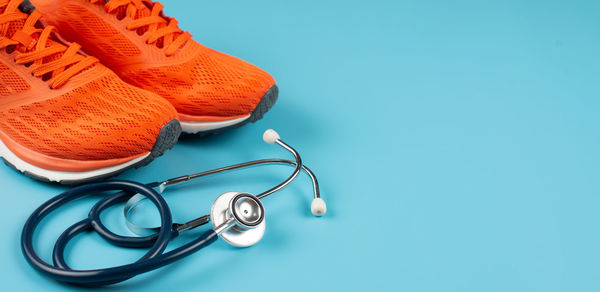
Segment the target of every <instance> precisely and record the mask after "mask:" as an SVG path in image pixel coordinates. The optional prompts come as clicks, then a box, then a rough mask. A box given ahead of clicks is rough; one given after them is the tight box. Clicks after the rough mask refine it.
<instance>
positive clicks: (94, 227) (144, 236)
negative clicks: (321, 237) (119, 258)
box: [21, 130, 327, 287]
mask: <svg viewBox="0 0 600 292" xmlns="http://www.w3.org/2000/svg"><path fill="white" fill-rule="evenodd" d="M263 139H264V141H265V142H267V143H269V144H277V145H279V146H281V147H283V148H284V149H286V150H288V151H289V152H290V153H292V155H293V156H294V158H295V161H291V160H286V159H263V160H255V161H249V162H246V163H241V164H236V165H231V166H226V167H222V168H218V169H214V170H209V171H205V172H201V173H197V174H192V175H186V176H181V177H177V178H173V179H169V180H166V181H163V182H155V183H150V184H141V183H138V182H133V181H106V182H99V183H92V184H88V185H83V186H79V187H76V188H73V189H71V190H69V191H67V192H65V193H62V194H60V195H58V196H56V197H54V198H52V199H50V200H49V201H48V202H46V203H44V204H43V205H42V206H40V207H39V208H38V209H37V210H35V211H34V212H33V214H32V215H31V216H30V218H29V219H28V220H27V223H26V224H25V227H24V228H23V234H22V237H21V246H22V250H23V254H24V255H25V258H26V259H27V261H28V262H29V264H30V265H31V266H32V267H34V268H35V269H36V270H37V271H38V272H40V273H42V274H43V275H45V276H46V277H48V278H51V279H54V280H57V281H60V282H65V283H70V284H79V285H85V286H91V287H94V286H106V285H111V284H116V283H119V282H123V281H126V280H128V279H131V278H133V277H135V276H137V275H140V274H143V273H146V272H149V271H152V270H155V269H158V268H161V267H163V266H166V265H168V264H171V263H173V262H175V261H177V260H180V259H182V258H184V257H186V256H189V255H191V254H193V253H195V252H197V251H199V250H200V249H202V248H204V247H206V246H208V245H210V244H211V243H213V242H215V241H216V240H217V238H218V237H221V238H223V239H224V240H225V241H226V242H228V243H230V244H232V245H234V246H238V247H247V246H252V245H254V244H256V243H257V242H259V241H260V239H261V238H262V237H263V235H264V232H265V226H266V224H265V208H264V206H263V204H262V202H261V199H264V198H266V197H268V196H270V195H272V194H273V193H275V192H277V191H280V190H281V189H283V188H285V187H286V186H287V185H289V184H290V183H291V182H292V181H293V180H294V179H296V177H297V176H298V175H299V174H300V172H301V171H302V170H304V171H305V172H306V173H307V174H308V175H309V176H310V178H311V180H312V183H313V190H314V200H313V202H312V205H311V211H312V213H313V214H314V215H315V216H322V215H324V214H325V212H327V207H326V205H325V202H324V201H323V200H322V199H321V196H320V192H319V183H318V181H317V178H316V176H315V175H314V173H313V172H312V171H311V170H310V169H309V168H308V167H307V166H305V165H303V164H302V159H301V158H300V155H299V154H298V152H297V151H296V150H295V149H294V148H292V147H291V146H289V145H288V144H286V143H284V142H283V141H282V140H281V139H280V137H279V135H278V134H277V133H276V132H275V131H273V130H268V131H266V132H265V133H264V135H263ZM266 164H285V165H291V166H294V167H295V169H294V172H293V173H292V175H291V176H290V177H289V178H288V179H286V180H285V181H284V182H282V183H280V184H279V185H277V186H275V187H273V188H271V189H269V190H267V191H265V192H263V193H261V194H259V195H257V196H254V195H251V194H248V193H240V192H228V193H224V194H222V195H221V196H219V197H218V198H217V199H216V200H215V202H214V203H213V205H212V208H211V212H210V214H209V215H205V216H202V217H199V218H197V219H194V220H192V221H190V222H187V223H181V224H180V223H173V217H172V215H171V210H170V208H169V205H168V204H167V202H166V201H165V199H164V198H163V197H162V195H161V194H162V193H163V191H164V190H165V188H166V187H169V186H172V185H176V184H180V183H184V182H188V181H190V180H193V179H197V178H201V177H205V176H208V175H213V174H217V173H223V172H226V171H231V170H235V169H241V168H246V167H251V166H257V165H266ZM110 191H118V193H116V194H113V195H108V196H106V197H105V198H103V199H102V200H100V201H99V202H98V203H96V204H95V205H94V206H93V207H92V209H91V211H90V213H89V215H88V218H86V219H84V220H81V221H79V222H77V223H75V224H74V225H72V226H71V227H69V228H68V229H67V230H65V231H64V232H63V233H62V235H61V236H60V237H59V238H58V240H57V241H56V244H55V246H54V250H53V256H52V260H53V263H52V264H49V263H47V262H45V261H44V260H42V259H41V258H40V257H39V256H38V255H37V254H36V252H35V250H34V248H33V235H34V233H35V230H36V228H37V227H38V225H39V223H40V222H41V221H42V219H44V218H45V217H46V216H48V215H49V214H50V213H52V212H54V211H56V210H57V209H58V208H59V207H61V206H63V205H65V204H67V203H69V202H71V201H73V200H76V199H79V198H82V197H85V196H88V195H91V194H98V193H99V192H110ZM146 199H147V200H149V201H150V202H152V203H153V204H154V206H155V207H156V208H157V209H158V211H159V213H160V221H161V225H160V226H159V227H142V226H138V225H136V224H134V223H133V222H132V220H130V219H131V216H132V214H133V213H134V212H135V210H136V208H137V207H138V206H139V204H140V202H141V201H142V200H146ZM119 203H126V204H125V208H124V215H125V219H126V220H127V224H128V226H129V228H130V229H131V230H132V231H133V232H135V233H136V234H138V235H141V236H140V237H129V236H122V235H118V234H115V233H113V232H112V231H110V230H109V229H108V228H107V227H106V226H105V225H104V224H103V223H102V221H101V220H100V214H101V213H102V212H103V211H105V210H106V209H108V208H109V207H111V206H114V205H116V204H119ZM209 222H210V223H212V226H213V228H212V229H210V230H208V231H206V232H204V233H202V234H201V235H200V236H199V237H198V238H197V239H195V240H192V241H190V242H189V243H187V244H185V245H183V246H181V247H179V248H177V249H174V250H172V251H169V252H165V249H166V248H167V245H168V244H169V241H170V240H171V239H173V238H175V237H177V236H179V235H180V234H181V233H182V232H185V231H187V230H191V229H194V228H197V227H199V226H202V225H205V224H208V223H209ZM90 231H95V232H96V233H98V234H99V235H100V236H101V237H102V238H103V239H104V240H106V241H107V242H109V243H110V244H113V245H116V246H119V247H125V248H149V250H148V252H147V253H146V254H145V255H144V256H142V257H141V258H140V259H139V260H138V261H136V262H135V263H132V264H128V265H123V266H118V267H113V268H107V269H97V270H74V269H71V268H70V267H69V265H68V264H67V262H66V261H65V248H66V246H67V244H68V243H69V241H71V240H72V239H73V238H75V237H76V236H77V235H79V234H81V233H84V232H90Z"/></svg>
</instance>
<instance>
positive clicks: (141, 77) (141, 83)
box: [117, 48, 275, 116]
mask: <svg viewBox="0 0 600 292" xmlns="http://www.w3.org/2000/svg"><path fill="white" fill-rule="evenodd" d="M117 73H118V74H119V75H120V76H121V77H122V78H123V79H124V80H125V81H127V82H129V83H132V84H134V85H136V86H138V87H141V88H144V89H147V90H149V91H152V92H155V93H157V94H159V95H161V96H162V97H164V98H166V99H167V100H169V101H170V102H171V103H172V104H173V105H174V106H175V108H176V109H177V111H178V112H180V113H183V114H188V115H195V116H235V115H244V114H249V113H251V112H252V110H254V108H255V107H256V105H257V104H258V103H259V102H260V100H261V98H262V97H263V96H264V94H265V93H266V91H267V90H268V89H269V88H270V87H271V86H273V85H275V80H273V78H272V77H271V76H270V75H269V74H268V73H266V72H265V71H263V70H261V69H259V68H258V67H256V66H254V65H252V64H249V63H247V62H244V61H242V60H240V59H237V58H234V57H232V56H229V55H226V54H223V53H220V52H217V51H215V50H211V49H208V48H203V49H202V50H201V52H200V53H199V55H198V56H197V57H196V58H194V59H193V60H192V61H190V62H187V63H185V64H182V65H176V66H165V67H157V68H148V69H138V70H131V71H121V72H118V71H117Z"/></svg>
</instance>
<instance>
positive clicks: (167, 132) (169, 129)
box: [2, 120, 181, 185]
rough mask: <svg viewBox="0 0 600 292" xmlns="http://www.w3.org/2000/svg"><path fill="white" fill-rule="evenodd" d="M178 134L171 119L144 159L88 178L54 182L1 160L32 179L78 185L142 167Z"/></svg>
mask: <svg viewBox="0 0 600 292" xmlns="http://www.w3.org/2000/svg"><path fill="white" fill-rule="evenodd" d="M180 135H181V126H180V125H179V121H178V120H171V121H170V122H168V123H167V124H165V125H164V126H163V128H162V129H161V130H160V133H159V134H158V137H157V138H156V142H155V143H154V146H153V147H152V150H151V151H150V154H149V155H148V156H147V157H146V158H145V159H143V160H141V161H140V162H138V163H136V164H133V165H131V166H129V167H126V168H123V169H120V170H118V171H114V172H111V173H106V174H103V175H99V176H93V177H89V178H85V179H81V180H61V181H58V182H55V181H52V180H50V179H49V178H47V177H44V176H40V175H37V174H35V173H31V172H29V171H21V170H19V169H17V168H16V167H15V166H14V165H13V164H11V163H10V162H9V161H7V160H6V159H5V158H4V157H2V160H3V161H4V164H6V165H7V166H9V167H10V168H12V169H14V170H16V171H18V172H21V173H23V174H24V175H26V176H28V177H30V178H32V179H35V180H38V181H42V182H47V183H59V184H62V185H79V184H84V183H89V182H93V181H98V180H103V179H107V178H110V177H113V176H116V175H119V174H121V173H123V172H125V171H127V170H130V169H132V168H136V169H137V168H140V167H144V166H146V165H148V164H150V163H151V162H152V161H154V159H156V158H158V157H160V156H162V155H163V154H164V153H165V152H166V151H167V150H169V149H172V148H173V146H175V144H176V143H177V141H178V139H179V136H180Z"/></svg>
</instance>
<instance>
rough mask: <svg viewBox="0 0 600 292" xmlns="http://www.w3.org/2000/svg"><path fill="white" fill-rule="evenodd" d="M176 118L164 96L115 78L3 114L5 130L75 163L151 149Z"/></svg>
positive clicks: (25, 143)
mask: <svg viewBox="0 0 600 292" xmlns="http://www.w3.org/2000/svg"><path fill="white" fill-rule="evenodd" d="M176 117H177V113H176V112H175V111H174V110H173V108H172V106H171V105H170V104H169V103H168V102H166V101H164V100H163V99H161V98H160V97H158V96H156V95H154V94H152V93H149V92H147V91H144V90H140V89H138V88H135V87H133V86H131V85H128V84H126V83H124V82H123V81H122V80H120V79H119V78H118V77H117V76H116V75H114V74H113V73H111V74H108V75H105V76H104V77H102V78H100V79H97V80H95V81H93V82H90V83H88V84H87V85H84V86H83V87H79V88H76V89H74V90H72V91H70V92H69V93H67V94H65V95H62V96H60V97H58V98H54V99H50V100H46V101H43V102H36V103H32V104H29V105H26V106H22V107H19V108H13V109H9V110H5V111H4V112H2V113H0V130H2V131H3V132H4V133H6V134H7V135H9V136H10V137H11V138H12V139H13V140H15V141H16V142H17V143H19V144H21V145H23V146H25V147H27V148H29V149H31V150H33V151H36V152H39V153H42V154H45V155H48V156H51V157H55V158H61V159H72V160H107V159H117V158H127V157H132V156H135V155H139V154H143V153H146V152H149V151H151V150H152V147H153V145H154V143H155V141H156V138H157V136H158V133H159V132H160V130H161V127H162V126H163V125H165V124H166V123H167V122H169V121H170V120H172V119H175V118H176Z"/></svg>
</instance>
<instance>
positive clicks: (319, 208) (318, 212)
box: [310, 198, 327, 217]
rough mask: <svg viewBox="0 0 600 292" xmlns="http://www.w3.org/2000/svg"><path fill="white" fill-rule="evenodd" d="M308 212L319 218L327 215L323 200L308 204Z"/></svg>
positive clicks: (317, 199)
mask: <svg viewBox="0 0 600 292" xmlns="http://www.w3.org/2000/svg"><path fill="white" fill-rule="evenodd" d="M310 211H311V212H312V214H313V215H315V216H317V217H321V216H323V215H325V213H327V204H325V201H324V200H323V199H321V198H316V199H314V200H313V201H312V204H310Z"/></svg>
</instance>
